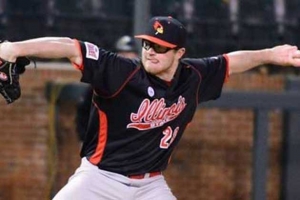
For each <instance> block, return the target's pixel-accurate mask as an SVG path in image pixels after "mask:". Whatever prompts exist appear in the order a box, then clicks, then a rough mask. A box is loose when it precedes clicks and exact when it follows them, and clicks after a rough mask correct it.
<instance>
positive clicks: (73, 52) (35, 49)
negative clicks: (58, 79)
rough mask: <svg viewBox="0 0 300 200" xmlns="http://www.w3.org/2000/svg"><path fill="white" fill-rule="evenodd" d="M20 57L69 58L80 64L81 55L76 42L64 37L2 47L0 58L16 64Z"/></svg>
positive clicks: (0, 46)
mask: <svg viewBox="0 0 300 200" xmlns="http://www.w3.org/2000/svg"><path fill="white" fill-rule="evenodd" d="M20 56H33V57H38V58H48V59H57V58H68V59H69V60H70V61H71V62H74V63H77V64H80V62H81V55H80V51H79V49H78V48H76V46H75V42H74V40H72V39H70V38H63V37H44V38H36V39H30V40H25V41H21V42H4V43H2V44H1V45H0V57H1V58H3V59H5V60H8V61H10V62H14V61H15V60H16V58H17V57H20Z"/></svg>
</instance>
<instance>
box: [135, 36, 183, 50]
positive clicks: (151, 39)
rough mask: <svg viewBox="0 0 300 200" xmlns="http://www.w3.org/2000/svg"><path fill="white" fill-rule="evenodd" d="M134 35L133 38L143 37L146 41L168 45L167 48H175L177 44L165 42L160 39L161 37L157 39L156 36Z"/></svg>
mask: <svg viewBox="0 0 300 200" xmlns="http://www.w3.org/2000/svg"><path fill="white" fill-rule="evenodd" d="M134 37H135V38H140V39H145V40H148V41H150V42H153V43H155V44H159V45H161V46H164V47H168V48H175V47H176V46H177V45H175V44H172V43H169V42H166V41H164V40H161V39H158V38H156V37H153V36H149V35H136V36H134Z"/></svg>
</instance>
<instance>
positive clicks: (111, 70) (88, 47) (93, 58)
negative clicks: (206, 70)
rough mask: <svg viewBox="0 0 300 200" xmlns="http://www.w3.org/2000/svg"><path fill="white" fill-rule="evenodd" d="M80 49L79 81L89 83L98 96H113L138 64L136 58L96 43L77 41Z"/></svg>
mask: <svg viewBox="0 0 300 200" xmlns="http://www.w3.org/2000/svg"><path fill="white" fill-rule="evenodd" d="M76 42H77V46H78V48H80V50H81V54H82V65H81V66H75V67H76V68H78V69H79V70H81V72H82V77H81V81H82V82H85V83H88V84H91V85H92V87H93V89H94V90H95V92H96V93H97V94H98V95H100V96H105V97H110V96H113V95H114V94H115V93H116V92H117V91H118V90H119V89H120V88H121V87H122V86H123V84H124V83H125V82H126V80H127V79H128V78H129V77H130V76H131V75H132V73H134V71H135V70H136V69H137V68H138V66H139V60H138V59H128V58H123V57H121V56H118V55H117V54H116V53H113V52H110V51H106V50H104V49H102V48H99V47H98V46H97V45H95V44H92V43H89V42H84V41H77V40H76Z"/></svg>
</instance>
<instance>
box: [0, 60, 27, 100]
mask: <svg viewBox="0 0 300 200" xmlns="http://www.w3.org/2000/svg"><path fill="white" fill-rule="evenodd" d="M29 63H30V60H29V59H28V58H26V57H19V58H17V60H16V62H14V63H12V62H8V61H6V60H3V59H2V58H0V93H1V94H2V96H3V97H4V99H5V100H6V102H7V103H8V104H9V103H12V102H14V101H15V100H17V99H18V98H19V97H20V96H21V88H20V83H19V75H20V74H22V73H24V72H25V66H26V65H28V64H29Z"/></svg>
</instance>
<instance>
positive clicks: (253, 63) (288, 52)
mask: <svg viewBox="0 0 300 200" xmlns="http://www.w3.org/2000/svg"><path fill="white" fill-rule="evenodd" d="M227 56H228V59H229V73H230V74H232V73H239V72H244V71H247V70H249V69H252V68H254V67H257V66H259V65H264V64H274V65H280V66H295V67H299V66H300V51H299V50H298V48H297V47H296V46H291V45H281V46H276V47H273V48H269V49H261V50H255V51H235V52H231V53H228V54H227Z"/></svg>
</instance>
